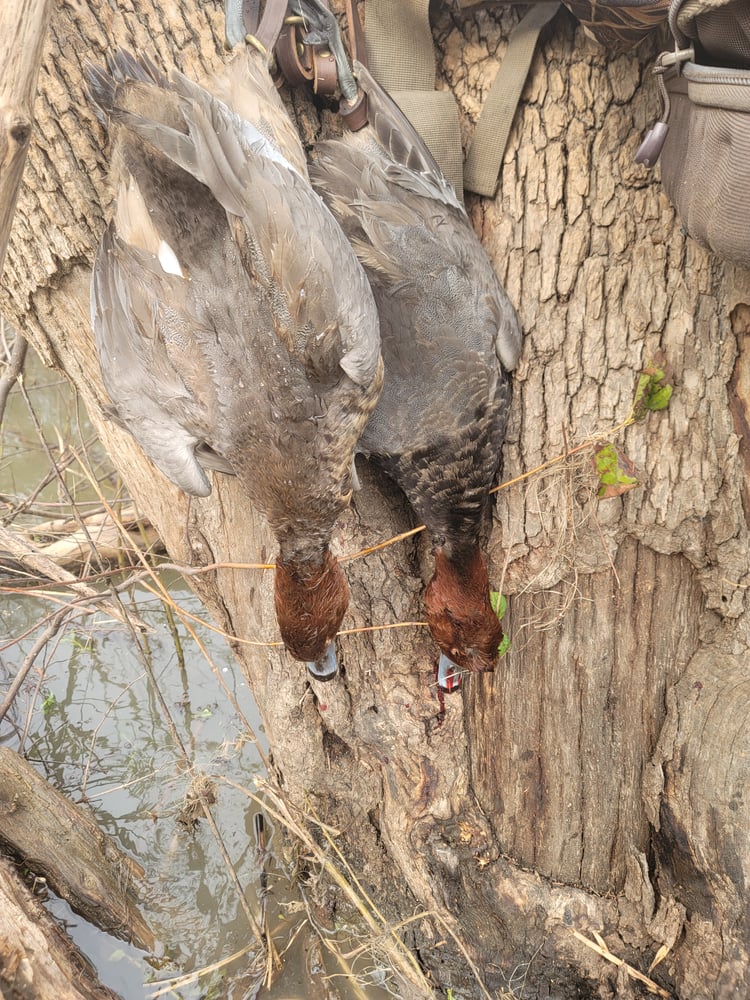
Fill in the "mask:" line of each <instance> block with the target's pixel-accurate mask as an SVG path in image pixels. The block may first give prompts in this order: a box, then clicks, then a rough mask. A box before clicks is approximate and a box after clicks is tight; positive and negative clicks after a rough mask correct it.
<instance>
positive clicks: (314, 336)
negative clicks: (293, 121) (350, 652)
mask: <svg viewBox="0 0 750 1000" xmlns="http://www.w3.org/2000/svg"><path fill="white" fill-rule="evenodd" d="M118 60H119V57H116V58H115V62H116V73H115V75H114V77H112V76H110V77H107V76H106V74H104V73H103V72H102V71H90V72H89V76H90V80H91V85H92V91H93V93H94V96H95V98H96V99H97V101H98V102H99V104H100V107H102V108H103V110H104V111H105V112H106V115H107V117H108V119H109V120H110V121H112V122H114V123H115V124H116V126H117V136H119V139H117V140H116V146H117V148H118V152H117V155H116V156H115V157H114V162H115V168H116V172H117V174H118V175H119V177H120V185H119V188H118V192H117V208H116V212H115V217H114V220H113V226H114V228H113V229H111V231H109V233H108V235H107V234H105V239H104V241H103V243H102V247H101V249H100V252H99V255H98V257H97V264H96V267H95V275H94V286H93V290H94V295H93V311H94V324H95V330H96V333H97V340H98V343H99V345H100V359H101V362H102V370H103V372H104V375H105V382H106V384H107V388H108V391H109V392H110V394H111V395H112V398H113V400H114V402H115V404H116V406H117V409H118V412H119V414H120V418H121V419H122V420H123V421H124V422H125V423H126V424H127V425H128V427H129V428H130V429H131V430H132V432H133V434H134V436H136V437H137V438H138V440H139V441H140V442H141V444H142V445H143V447H144V448H145V449H146V451H147V452H148V453H149V454H150V455H151V457H152V458H153V459H154V461H155V462H156V463H157V464H158V465H159V466H160V468H162V470H163V471H164V472H165V473H166V474H167V475H168V476H170V478H172V479H173V480H174V481H175V482H177V483H178V485H180V486H181V487H182V488H183V489H187V490H188V491H189V492H195V493H200V494H205V493H206V492H208V490H209V484H208V481H207V479H206V478H205V476H204V475H203V473H202V470H201V462H200V461H199V460H198V459H196V448H197V451H198V456H199V459H202V460H204V461H203V464H206V465H208V464H209V463H208V462H206V461H205V456H206V454H207V453H206V451H205V448H206V447H209V448H210V449H212V450H213V451H214V452H215V453H217V454H218V455H219V456H221V457H222V458H223V459H224V460H225V461H228V462H229V463H230V466H231V467H232V468H233V469H234V470H235V471H237V472H240V471H241V469H240V466H241V465H242V466H247V469H246V471H247V475H246V476H245V477H244V478H245V479H246V480H247V482H248V483H249V484H250V486H249V492H250V493H251V495H252V496H253V498H254V499H255V500H256V501H257V503H258V504H259V506H260V507H261V509H265V510H266V511H267V512H268V511H269V507H270V506H272V503H273V504H274V505H276V506H279V503H278V502H277V501H278V494H279V490H278V489H277V488H276V486H275V485H274V483H275V484H278V483H284V484H285V483H287V482H288V481H290V480H292V481H294V480H298V479H300V478H303V479H305V481H306V485H305V489H301V490H300V491H299V495H300V498H301V499H300V501H299V504H298V506H301V505H303V504H305V503H307V504H308V506H310V505H312V506H313V507H315V501H316V495H317V494H320V493H324V492H325V491H326V490H328V491H329V492H335V491H336V490H337V489H338V487H339V485H340V483H344V482H345V480H346V479H347V478H348V475H349V469H350V466H351V455H352V452H353V449H354V444H355V441H356V439H357V438H358V437H359V433H360V432H361V429H362V426H363V425H364V422H365V421H366V419H367V416H368V415H369V412H370V411H371V409H372V407H373V406H374V403H375V399H376V397H377V390H378V388H379V377H380V375H379V373H380V357H379V336H378V328H377V316H376V311H375V305H374V302H373V300H372V293H371V292H370V289H369V285H368V283H367V280H366V278H365V276H364V274H363V272H362V269H361V268H360V267H359V265H358V263H357V261H356V258H355V257H354V255H353V254H352V252H351V248H350V247H349V246H348V244H347V242H346V239H345V237H344V236H343V234H342V233H341V231H340V229H339V228H338V226H337V225H336V223H335V222H334V220H333V218H332V217H331V215H330V213H329V212H328V210H327V209H326V208H325V206H324V205H323V203H322V201H321V200H320V198H319V196H318V195H317V194H316V193H315V192H314V191H313V190H312V188H311V186H310V184H309V181H308V179H307V176H306V171H305V170H304V163H302V169H301V170H300V169H298V167H297V166H295V165H294V163H292V162H290V161H289V160H287V158H286V157H285V156H284V155H283V153H282V152H281V150H280V149H279V147H278V145H277V144H276V142H275V136H274V135H270V136H269V134H264V132H265V133H271V132H273V130H272V129H264V130H262V129H261V128H259V127H256V125H255V124H254V123H252V122H249V121H246V120H244V119H242V118H241V117H239V115H237V114H235V113H234V112H233V111H232V110H231V109H230V108H229V107H227V106H226V105H225V104H223V103H222V102H221V101H219V100H218V99H217V98H216V97H214V96H213V95H212V94H210V93H209V92H208V91H206V90H205V89H204V88H202V87H200V86H198V85H197V84H194V83H192V82H191V81H189V80H188V79H187V78H185V77H184V76H182V75H181V74H179V73H176V72H174V73H172V74H171V76H170V80H169V81H168V82H167V81H166V79H165V78H164V77H162V76H159V75H155V74H154V73H152V72H150V70H149V68H148V67H147V66H146V67H142V68H140V69H136V70H133V69H132V67H131V66H130V65H129V64H127V65H124V64H123V63H122V61H118ZM136 67H139V64H138V63H136ZM264 72H265V71H264ZM279 107H281V106H280V105H279ZM282 113H284V114H285V112H283V109H282ZM146 206H148V207H146ZM301 234H304V236H301ZM125 355H127V363H128V366H129V371H128V372H127V373H125V372H123V370H122V365H121V361H122V358H123V357H124V356H125ZM115 360H116V361H117V364H115V363H114V361H115ZM139 389H140V393H139ZM285 435H286V437H288V438H290V439H291V441H292V442H293V441H294V440H295V437H296V438H298V439H299V441H300V442H301V443H302V446H303V447H301V448H300V449H299V450H300V451H301V452H303V454H302V456H300V455H298V454H295V452H294V448H293V447H291V446H290V443H289V441H285V440H284V438H285ZM269 451H272V452H273V454H274V461H275V465H274V470H273V472H271V471H268V465H269ZM316 453H317V454H316ZM258 468H263V469H264V471H266V472H267V475H265V477H264V476H259V475H258ZM332 478H335V481H336V487H335V489H334V490H332V489H331V479H332ZM344 492H345V491H344ZM287 493H289V490H288V489H287ZM340 500H341V498H340V497H338V498H337V503H338V508H337V509H340V506H341V503H340ZM308 501H310V502H309V503H308ZM280 506H281V507H285V506H286V507H293V506H294V496H292V498H291V499H289V497H288V496H285V497H283V498H282V500H281V502H280ZM297 513H298V512H295V511H292V513H291V514H290V516H289V518H288V520H289V522H290V523H292V524H294V523H297V522H300V523H303V522H304V519H300V518H299V517H298V516H297ZM269 519H270V520H272V523H274V521H273V519H272V518H271V517H270V516H269Z"/></svg>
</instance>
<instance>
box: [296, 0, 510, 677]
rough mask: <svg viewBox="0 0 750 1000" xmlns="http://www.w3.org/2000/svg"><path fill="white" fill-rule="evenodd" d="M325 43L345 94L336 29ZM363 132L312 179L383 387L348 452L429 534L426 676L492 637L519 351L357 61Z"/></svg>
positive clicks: (475, 657) (488, 660)
mask: <svg viewBox="0 0 750 1000" xmlns="http://www.w3.org/2000/svg"><path fill="white" fill-rule="evenodd" d="M301 6H302V8H303V10H304V12H305V14H306V15H307V17H308V20H309V22H310V25H311V26H312V27H313V29H314V30H315V31H317V33H318V35H322V36H328V37H329V40H330V47H331V51H332V52H333V53H334V55H335V56H336V58H337V63H338V64H339V65H338V69H339V79H340V81H341V80H342V78H343V79H344V81H345V83H344V85H342V91H343V92H344V94H345V96H346V94H351V93H352V88H351V81H350V80H349V81H347V80H346V74H347V72H348V65H347V64H346V60H345V57H344V58H343V63H342V61H341V60H342V54H343V48H342V46H341V44H340V39H339V40H338V41H337V40H336V39H335V38H334V37H333V36H334V35H336V34H337V33H338V28H337V26H336V24H335V21H333V22H332V21H331V19H330V15H328V13H327V11H325V9H324V8H321V7H320V6H319V5H318V4H317V3H316V2H315V0H302V3H301ZM354 72H355V76H356V80H357V83H358V85H359V88H360V89H361V91H363V92H364V95H365V97H366V100H367V116H368V124H367V125H366V126H365V127H364V128H362V129H360V130H359V131H353V132H352V131H349V132H345V133H344V135H343V136H342V138H340V139H335V140H330V141H326V142H323V143H320V144H318V145H317V146H316V147H315V150H314V156H313V162H312V163H311V166H310V177H311V179H312V182H313V185H314V186H315V188H316V189H317V190H318V191H320V193H321V194H322V196H323V198H324V199H325V201H326V204H327V205H328V206H329V207H330V209H331V211H332V212H333V214H334V216H335V217H336V219H337V220H338V222H339V223H340V225H341V227H342V229H343V230H344V232H345V233H346V235H347V238H348V239H349V241H350V242H351V244H352V246H353V247H354V250H355V252H356V254H357V256H358V258H359V260H360V261H361V263H362V265H363V266H364V268H365V271H366V273H367V276H368V278H369V280H370V285H371V287H372V290H373V293H374V295H375V301H376V303H377V306H378V312H379V315H380V332H381V342H382V353H383V361H384V363H385V383H384V387H383V392H382V395H381V397H380V401H379V403H378V405H377V408H376V409H375V412H374V413H373V415H372V417H371V418H370V421H369V423H368V424H367V427H366V428H365V430H364V433H363V434H362V437H361V438H360V440H359V444H358V446H357V448H358V451H360V452H362V453H364V454H365V455H366V456H369V457H371V458H372V459H373V460H374V461H376V462H377V463H378V464H379V465H380V467H381V468H382V469H383V470H384V471H385V472H386V473H387V474H388V475H389V476H390V477H391V478H392V479H394V480H395V482H396V483H397V484H398V485H399V486H400V487H401V489H402V490H403V491H404V493H405V494H406V496H407V498H408V500H409V502H410V504H411V506H412V508H413V509H414V511H415V513H416V515H417V516H418V517H419V518H420V520H421V521H422V522H423V523H424V524H425V526H426V527H427V529H428V530H429V532H430V536H431V542H432V546H433V551H434V558H435V568H434V574H433V576H432V579H431V580H430V582H429V584H428V586H427V589H426V591H425V607H426V612H427V619H428V623H429V626H430V630H431V632H432V635H433V638H434V639H435V641H436V643H437V645H438V646H439V647H440V651H441V652H440V658H439V662H438V682H439V683H440V685H441V686H443V687H445V688H447V689H449V690H451V689H453V688H454V687H456V686H457V685H458V683H459V680H460V671H462V670H471V671H486V670H492V669H493V668H494V665H495V662H496V660H497V653H498V645H499V643H500V642H501V640H502V636H503V633H502V629H501V626H500V623H499V622H498V619H497V616H496V614H495V613H494V612H493V610H492V607H491V605H490V598H489V589H490V588H489V579H488V573H487V566H486V562H485V558H484V555H483V553H482V549H481V546H480V529H481V528H482V524H483V522H484V520H485V518H486V517H487V516H488V515H489V512H490V504H491V498H490V496H489V490H490V489H491V488H492V486H493V485H494V484H495V482H496V478H497V475H498V471H499V467H500V463H501V452H502V446H503V440H504V436H505V428H506V423H507V419H508V410H509V404H510V398H511V382H510V372H511V371H512V370H513V369H514V368H515V367H516V364H517V362H518V359H519V355H520V352H521V345H522V333H521V327H520V324H519V321H518V317H517V315H516V312H515V310H514V308H513V306H512V305H511V303H510V301H509V299H508V297H507V295H506V293H505V291H504V290H503V288H502V287H501V285H500V282H499V281H498V278H497V276H496V274H495V272H494V269H493V267H492V264H491V262H490V259H489V257H488V255H487V253H486V251H485V250H484V248H483V247H482V245H481V243H480V241H479V239H478V238H477V236H476V234H475V233H474V230H473V229H472V227H471V224H470V222H469V219H468V216H467V215H466V211H465V209H464V206H463V205H462V204H461V202H460V201H459V200H458V199H457V197H456V195H455V193H454V190H453V188H452V187H451V186H450V184H449V183H448V182H447V181H446V180H445V178H444V177H443V175H442V173H441V171H440V169H439V167H438V166H437V164H436V163H435V161H434V159H433V157H432V155H431V153H430V152H429V151H428V150H427V147H426V146H425V144H424V142H423V141H422V139H421V138H420V137H419V135H418V134H417V133H416V132H415V130H414V128H413V127H412V125H411V124H410V122H409V121H408V119H407V118H406V117H405V116H404V115H403V113H402V112H401V111H400V110H399V108H398V107H397V106H396V104H395V103H394V102H393V101H392V100H391V98H390V97H389V96H388V95H387V94H386V93H385V91H384V90H383V89H382V88H381V87H380V86H379V84H378V83H377V82H376V81H375V80H374V79H373V77H372V76H371V75H370V74H369V73H368V71H367V70H366V69H365V68H364V67H363V66H362V65H360V64H359V63H357V62H355V63H354Z"/></svg>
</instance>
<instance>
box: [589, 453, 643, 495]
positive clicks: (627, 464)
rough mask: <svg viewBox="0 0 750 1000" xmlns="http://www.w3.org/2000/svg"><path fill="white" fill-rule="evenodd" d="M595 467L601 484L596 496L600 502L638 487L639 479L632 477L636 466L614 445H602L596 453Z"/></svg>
mask: <svg viewBox="0 0 750 1000" xmlns="http://www.w3.org/2000/svg"><path fill="white" fill-rule="evenodd" d="M594 466H595V468H596V473H597V475H598V477H599V484H600V485H599V490H598V492H597V494H596V495H597V497H598V498H599V499H600V500H608V499H609V498H610V497H617V496H620V495H621V494H623V493H627V491H628V490H632V489H633V487H634V486H637V485H638V478H637V477H636V476H634V475H632V473H634V472H635V466H634V465H633V463H632V462H631V461H630V459H629V458H628V457H627V455H625V454H624V453H623V452H621V451H620V450H619V449H618V448H616V447H615V446H614V445H613V444H605V445H602V447H601V448H599V450H598V451H596V452H595V453H594Z"/></svg>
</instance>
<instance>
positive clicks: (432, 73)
mask: <svg viewBox="0 0 750 1000" xmlns="http://www.w3.org/2000/svg"><path fill="white" fill-rule="evenodd" d="M365 16H366V27H367V31H366V38H367V60H368V64H369V68H370V72H371V73H372V75H373V76H374V77H375V79H376V80H377V81H378V83H379V84H380V85H381V86H382V87H384V88H385V89H386V90H387V91H388V93H389V94H390V95H391V97H392V98H393V99H394V101H395V102H396V104H398V106H399V107H400V108H401V110H402V111H403V112H404V114H405V115H406V117H407V118H408V119H409V121H410V122H411V123H412V125H413V126H414V128H415V129H416V130H417V132H419V134H420V135H421V136H422V138H423V139H424V141H425V143H426V145H427V147H428V149H429V150H430V152H431V153H432V155H433V156H434V157H435V159H436V160H437V162H438V164H439V165H440V167H441V169H442V171H443V173H444V174H445V176H446V177H447V178H448V180H449V181H450V182H451V184H453V186H454V187H455V189H456V191H457V192H458V195H459V197H461V196H462V193H463V163H462V159H463V157H462V151H461V129H460V124H459V118H458V107H457V105H456V101H455V99H454V97H453V95H452V94H450V93H449V92H448V91H444V90H435V77H436V72H437V69H436V64H435V50H434V47H433V42H432V32H431V30H430V19H429V0H367V3H366V6H365Z"/></svg>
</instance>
